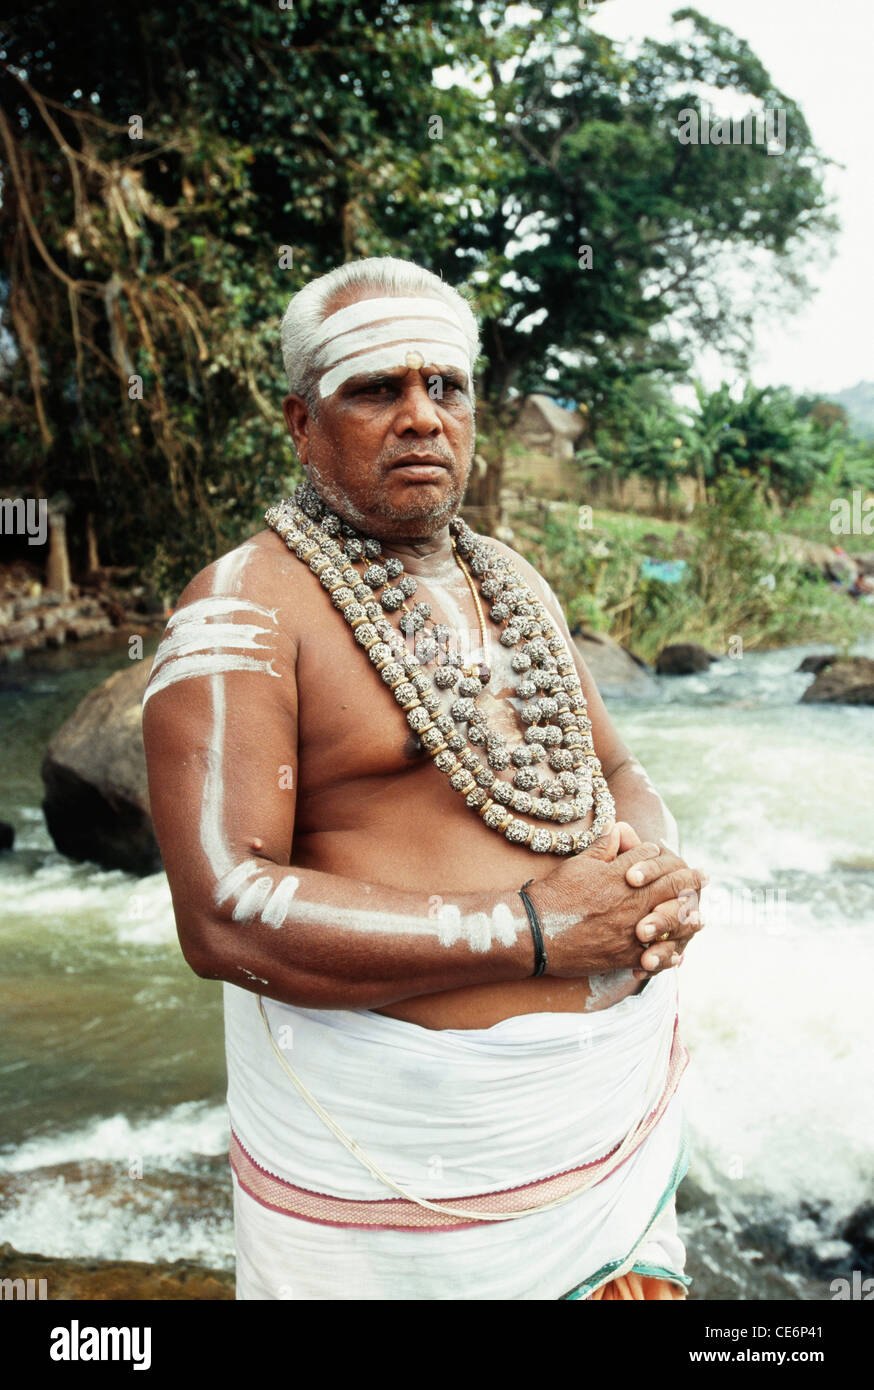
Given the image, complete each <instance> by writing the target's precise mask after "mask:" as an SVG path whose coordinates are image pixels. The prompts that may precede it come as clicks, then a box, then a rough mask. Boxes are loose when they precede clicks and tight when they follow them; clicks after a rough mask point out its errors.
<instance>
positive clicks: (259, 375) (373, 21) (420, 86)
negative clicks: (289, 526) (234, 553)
mask: <svg viewBox="0 0 874 1390" xmlns="http://www.w3.org/2000/svg"><path fill="white" fill-rule="evenodd" d="M475 32H479V23H478V20H477V15H476V11H475V10H474V9H473V7H472V6H470V7H469V9H468V12H467V13H465V12H464V9H463V8H462V10H461V11H459V8H458V6H457V5H455V4H452V3H444V2H442V0H439V2H438V0H435V2H434V3H427V4H416V5H409V4H401V3H399V2H398V0H362V3H358V4H355V5H351V4H349V3H346V2H345V0H328V3H319V4H315V3H308V0H301V3H298V4H296V5H295V6H294V7H293V9H289V10H285V11H283V10H280V9H278V8H275V9H273V10H271V9H270V8H269V7H264V6H262V5H260V4H258V3H255V0H244V3H238V0H185V3H179V4H170V5H168V4H160V3H155V0H145V2H144V3H143V4H138V5H137V6H135V7H134V8H133V9H132V8H131V7H130V6H129V5H126V4H123V3H121V0H108V3H107V4H105V5H103V6H101V7H100V8H99V9H97V8H95V9H91V10H85V11H82V12H77V14H76V18H75V23H73V22H71V20H70V17H69V12H68V7H67V6H66V5H64V4H62V3H60V0H47V3H43V4H40V5H39V6H37V7H36V8H31V7H24V6H22V5H19V7H18V12H17V14H16V15H15V18H14V20H13V21H11V22H10V21H9V20H8V19H7V20H6V21H5V29H4V31H3V33H2V35H0V59H2V67H0V97H2V106H3V111H4V112H5V114H2V116H0V136H2V143H0V158H2V177H3V187H4V197H3V205H2V208H0V239H2V246H3V252H4V264H5V265H6V266H8V267H9V270H8V278H7V279H6V281H5V282H2V283H0V308H2V314H3V325H4V326H5V327H6V328H7V329H8V331H9V332H11V334H12V336H13V337H14V339H15V343H16V346H17V356H16V357H14V358H13V360H12V361H11V363H9V364H8V366H7V371H6V374H5V379H3V380H2V382H0V391H2V395H0V439H2V442H3V445H4V446H5V448H6V453H7V459H8V464H9V467H10V471H12V473H13V480H14V481H16V482H17V483H18V485H19V486H20V488H21V489H22V490H27V491H34V492H39V493H44V494H50V493H52V492H53V491H54V490H55V489H56V488H58V487H61V486H63V488H64V489H65V490H66V492H67V493H68V494H69V496H70V498H71V501H72V504H73V509H74V511H73V516H72V517H71V523H72V527H73V529H78V532H79V535H80V537H84V534H85V518H86V517H87V516H88V515H93V516H94V517H95V525H96V531H97V541H98V542H99V547H100V553H101V555H102V557H103V558H104V559H105V560H106V559H108V560H110V561H112V562H113V563H116V564H119V563H129V562H130V561H131V560H134V561H137V562H138V563H139V564H140V565H141V566H147V567H148V566H153V567H155V568H156V569H157V571H158V572H159V575H161V574H163V577H164V578H165V580H166V586H167V588H168V589H172V585H173V584H174V583H178V582H179V581H181V579H182V578H183V577H184V576H185V574H186V573H188V574H190V571H191V567H192V564H193V563H196V562H200V563H203V562H205V561H207V560H208V559H211V558H212V557H213V556H214V555H215V554H217V553H219V552H220V551H221V549H222V548H226V547H227V545H228V544H230V543H231V542H232V541H234V540H236V539H238V538H239V536H240V534H241V533H242V534H244V533H245V532H246V531H247V530H251V529H252V528H253V526H255V525H257V522H258V519H259V517H260V514H261V513H262V512H263V507H264V505H265V502H266V501H269V500H271V499H272V498H273V497H275V495H276V494H277V492H278V491H279V490H280V489H281V488H282V487H283V486H285V485H286V484H287V481H288V475H289V473H290V471H291V469H290V466H289V462H290V461H289V462H286V460H288V458H289V454H288V451H289V444H288V440H287V436H286V434H285V430H284V426H283V424H282V419H281V414H280V410H279V400H280V399H281V396H282V394H283V389H284V388H283V382H282V367H281V360H280V358H279V349H278V318H279V316H280V314H281V312H282V310H283V309H284V307H285V304H286V303H287V301H288V299H289V297H290V295H291V294H292V293H293V292H294V290H295V289H297V288H299V286H300V285H302V284H303V283H305V282H306V281H307V280H308V279H310V278H311V277H312V276H313V275H316V274H319V273H321V272H322V271H324V270H327V269H329V268H330V267H331V266H333V265H335V264H337V263H338V262H340V261H342V260H343V259H345V258H348V257H350V256H354V255H361V254H367V255H369V254H381V253H385V252H388V251H397V249H398V247H397V242H396V223H397V220H398V219H401V220H404V219H405V218H408V217H409V216H410V215H411V210H412V209H413V208H415V213H416V216H417V217H418V218H419V219H420V220H421V221H422V223H423V225H424V226H425V228H426V234H423V236H422V237H421V238H420V245H421V246H423V247H424V246H426V245H427V247H428V254H427V256H426V259H429V260H432V261H433V260H434V259H435V258H439V256H440V254H441V247H445V244H446V238H447V230H446V227H447V225H448V223H449V222H451V218H449V219H447V218H446V217H445V216H444V213H443V211H442V209H441V206H440V194H441V192H442V189H443V186H444V184H445V182H446V179H447V170H448V169H449V168H451V166H452V163H453V161H454V160H459V149H458V143H457V142H458V139H459V136H458V134H457V133H456V132H457V126H454V125H453V122H452V120H451V116H452V113H453V112H457V111H458V102H457V99H456V97H455V96H454V95H452V94H448V93H441V92H440V91H437V90H436V89H435V88H434V87H433V86H432V84H431V74H432V71H433V70H434V68H435V67H436V66H437V65H438V64H441V63H444V62H446V61H447V59H448V58H450V59H451V58H452V57H453V56H454V55H456V54H460V55H462V56H463V53H464V46H465V44H466V43H469V41H470V36H471V34H473V33H475ZM471 100H473V98H471ZM435 116H436V117H437V118H438V120H443V121H444V123H445V126H446V138H445V139H444V140H443V142H442V144H439V142H436V141H434V140H433V139H432V138H431V136H432V134H433V130H434V121H433V119H432V118H433V117H435ZM438 144H439V150H438V151H437V152H436V153H435V146H436V145H438ZM459 162H460V161H459ZM432 248H433V249H432ZM82 547H84V541H82Z"/></svg>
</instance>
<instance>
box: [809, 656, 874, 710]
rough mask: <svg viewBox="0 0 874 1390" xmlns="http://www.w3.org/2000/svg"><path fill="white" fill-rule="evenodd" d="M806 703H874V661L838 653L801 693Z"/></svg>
mask: <svg viewBox="0 0 874 1390" xmlns="http://www.w3.org/2000/svg"><path fill="white" fill-rule="evenodd" d="M801 703H802V704H804V705H818V704H835V705H874V661H871V660H870V658H869V657H867V656H844V657H837V658H835V660H834V661H832V662H831V664H830V665H828V666H825V667H823V668H822V669H821V670H820V671H819V672H818V673H817V677H816V680H815V681H813V683H812V684H811V685H809V686H808V687H807V689H806V690H805V692H804V694H803V695H802V697H801Z"/></svg>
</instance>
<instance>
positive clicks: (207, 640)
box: [143, 562, 279, 706]
mask: <svg viewBox="0 0 874 1390" xmlns="http://www.w3.org/2000/svg"><path fill="white" fill-rule="evenodd" d="M220 567H221V562H219V567H217V569H216V582H218V578H219V568H220ZM234 613H247V614H257V615H258V616H259V617H263V618H266V619H268V620H269V622H270V627H262V626H260V625H259V624H257V623H234V622H228V621H227V619H228V618H229V617H230V616H231V615H232V614H234ZM275 629H276V609H275V608H264V607H263V606H262V605H261V604H260V603H252V602H250V601H249V600H248V599H241V598H232V597H227V598H225V597H222V596H219V595H213V596H212V597H211V598H202V599H197V600H196V601H195V602H194V603H190V604H188V605H187V606H186V607H185V608H180V609H179V610H178V611H177V612H176V613H174V614H173V616H172V618H171V619H170V621H169V623H168V624H167V630H166V632H165V633H164V637H163V639H162V641H161V644H160V646H159V647H158V650H157V652H156V653H155V660H154V664H153V666H152V671H151V675H150V676H149V683H148V685H147V687H146V691H145V694H144V695H143V705H144V706H145V704H146V701H147V700H149V699H150V698H151V697H152V695H156V694H157V693H158V691H159V690H165V689H166V688H167V686H168V685H175V684H176V682H177V681H181V680H190V679H192V678H193V677H195V676H217V675H222V674H225V673H226V672H229V671H262V672H264V673H265V674H266V675H270V676H278V675H279V672H278V671H274V669H273V666H272V664H271V660H270V656H269V651H270V648H271V645H272V643H273V639H274V637H275V636H276V632H275ZM247 651H259V652H264V653H265V656H264V657H263V658H259V657H253V656H245V655H241V653H245V652H247Z"/></svg>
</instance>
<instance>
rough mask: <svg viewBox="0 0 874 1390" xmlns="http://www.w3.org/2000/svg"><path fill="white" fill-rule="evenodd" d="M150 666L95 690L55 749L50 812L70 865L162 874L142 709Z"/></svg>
mask: <svg viewBox="0 0 874 1390" xmlns="http://www.w3.org/2000/svg"><path fill="white" fill-rule="evenodd" d="M151 665H152V663H151V662H150V661H135V662H133V663H132V664H131V666H130V667H129V668H128V669H125V670H123V671H117V672H116V673H115V675H113V676H110V677H109V679H108V680H106V681H104V682H103V684H102V685H99V686H98V687H97V689H96V690H92V691H91V693H90V694H89V695H86V696H85V699H84V700H83V701H82V703H81V704H80V705H79V706H78V707H77V708H76V710H75V711H74V712H73V714H72V715H71V716H70V718H69V719H68V720H67V722H66V723H65V724H63V725H62V726H61V728H60V729H59V730H58V732H57V733H56V734H55V736H54V738H53V739H52V741H51V743H50V744H49V746H48V749H47V751H46V755H45V758H44V759H43V765H42V777H43V782H44V784H45V799H44V800H43V812H44V814H45V818H46V824H47V825H48V828H49V833H50V835H51V837H52V839H53V840H54V842H55V845H56V846H57V848H58V849H59V850H60V852H61V853H62V854H66V855H68V856H69V857H70V858H71V859H91V860H94V862H95V863H97V864H100V865H102V866H103V867H104V868H107V869H126V870H127V871H128V872H129V873H134V874H152V873H156V872H157V871H158V870H159V869H160V867H161V856H160V853H159V850H158V845H157V841H156V840H155V832H154V829H153V828H152V817H151V815H150V812H149V787H148V779H147V776H146V757H145V752H144V750H143V735H142V714H141V708H140V706H141V703H142V698H143V691H144V690H145V687H146V682H147V680H148V678H149V671H150V669H151Z"/></svg>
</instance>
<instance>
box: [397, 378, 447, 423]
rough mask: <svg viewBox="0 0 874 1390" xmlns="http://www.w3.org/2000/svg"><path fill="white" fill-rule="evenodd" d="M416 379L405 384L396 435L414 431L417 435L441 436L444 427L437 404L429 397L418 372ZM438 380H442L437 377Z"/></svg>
mask: <svg viewBox="0 0 874 1390" xmlns="http://www.w3.org/2000/svg"><path fill="white" fill-rule="evenodd" d="M415 377H416V379H415V381H410V382H406V381H405V382H404V390H403V394H402V396H401V399H400V403H399V409H398V413H397V415H396V416H395V419H394V428H395V433H396V434H405V433H406V432H407V430H414V431H415V433H416V434H434V433H437V434H440V433H442V431H443V425H442V422H441V420H440V413H439V411H438V410H437V403H436V401H435V400H434V399H432V397H431V396H430V395H429V392H428V387H427V385H426V383H425V381H424V380H423V378H422V377H421V376H420V375H419V373H418V372H416V373H415ZM436 380H437V381H439V380H440V378H439V377H437V378H436Z"/></svg>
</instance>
